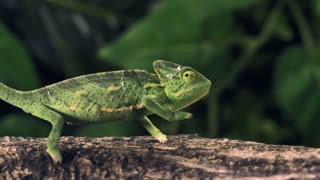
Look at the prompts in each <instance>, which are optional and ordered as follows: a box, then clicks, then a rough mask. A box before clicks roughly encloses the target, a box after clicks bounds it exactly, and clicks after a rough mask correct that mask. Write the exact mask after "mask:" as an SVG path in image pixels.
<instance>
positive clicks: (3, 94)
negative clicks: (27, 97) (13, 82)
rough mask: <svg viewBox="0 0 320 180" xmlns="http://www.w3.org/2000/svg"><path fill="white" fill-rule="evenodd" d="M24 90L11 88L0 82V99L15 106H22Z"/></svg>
mask: <svg viewBox="0 0 320 180" xmlns="http://www.w3.org/2000/svg"><path fill="white" fill-rule="evenodd" d="M23 94H24V92H23V91H18V90H15V89H12V88H10V87H8V86H6V85H4V84H2V83H0V99H2V100H3V101H5V102H7V103H9V104H12V105H14V106H17V107H19V108H23V107H22V105H23V104H24V97H23Z"/></svg>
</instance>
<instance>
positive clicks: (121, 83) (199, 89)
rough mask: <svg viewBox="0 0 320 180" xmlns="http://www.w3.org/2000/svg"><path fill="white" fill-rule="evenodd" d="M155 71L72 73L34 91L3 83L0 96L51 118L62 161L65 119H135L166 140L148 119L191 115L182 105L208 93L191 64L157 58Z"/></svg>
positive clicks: (53, 144)
mask: <svg viewBox="0 0 320 180" xmlns="http://www.w3.org/2000/svg"><path fill="white" fill-rule="evenodd" d="M153 67H154V70H155V72H156V74H151V73H148V72H146V71H143V70H122V71H113V72H103V73H96V74H90V75H84V76H79V77H75V78H71V79H68V80H65V81H62V82H59V83H56V84H53V85H50V86H45V87H43V88H40V89H36V90H33V91H25V92H22V91H17V90H14V89H11V88H9V87H7V86H5V85H4V84H2V83H0V99H2V100H4V101H6V102H8V103H10V104H12V105H14V106H17V107H19V108H21V109H23V110H24V111H25V112H28V113H31V114H32V115H34V116H36V117H39V118H41V119H44V120H46V121H49V122H50V123H51V124H52V130H51V132H50V135H49V137H48V142H47V152H48V153H49V154H50V156H51V157H52V159H53V160H54V162H59V163H60V162H61V161H62V156H61V153H60V150H59V148H58V141H59V137H60V135H61V130H62V128H63V125H64V122H67V123H76V124H81V123H98V122H107V121H115V120H129V119H136V120H139V122H140V123H141V124H142V125H143V126H144V128H145V129H146V130H147V131H149V133H150V134H151V135H152V136H153V137H155V138H156V139H157V140H158V141H160V142H161V143H164V142H166V141H167V138H166V136H165V135H164V134H162V133H161V132H160V130H159V129H157V128H156V127H155V126H154V125H153V124H152V122H151V121H150V120H149V119H148V117H147V116H148V115H151V114H157V115H159V116H160V117H162V118H163V119H166V120H168V121H178V120H182V119H189V118H191V117H192V114H190V113H188V112H182V111H179V110H180V109H183V108H185V107H187V106H189V105H190V104H192V103H194V102H195V101H197V100H199V99H200V98H202V97H203V96H205V95H206V94H207V93H208V92H209V89H210V86H211V82H210V81H209V80H208V79H206V78H205V77H204V76H203V75H201V74H200V73H198V72H197V71H195V70H193V69H192V68H190V67H187V66H181V65H178V64H175V63H172V62H168V61H163V60H157V61H155V62H154V63H153Z"/></svg>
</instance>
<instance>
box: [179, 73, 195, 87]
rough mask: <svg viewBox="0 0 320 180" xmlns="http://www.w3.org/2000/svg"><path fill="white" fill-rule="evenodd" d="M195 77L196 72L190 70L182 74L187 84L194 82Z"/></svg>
mask: <svg viewBox="0 0 320 180" xmlns="http://www.w3.org/2000/svg"><path fill="white" fill-rule="evenodd" d="M195 79H196V74H195V73H194V72H193V71H190V70H188V71H185V72H184V73H183V74H182V80H183V81H184V82H185V83H187V84H189V83H192V82H193V81H194V80H195Z"/></svg>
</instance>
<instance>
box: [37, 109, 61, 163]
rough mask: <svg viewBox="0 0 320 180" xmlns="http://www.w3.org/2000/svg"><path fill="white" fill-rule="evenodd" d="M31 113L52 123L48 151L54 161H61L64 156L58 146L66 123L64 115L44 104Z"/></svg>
mask: <svg viewBox="0 0 320 180" xmlns="http://www.w3.org/2000/svg"><path fill="white" fill-rule="evenodd" d="M31 114H32V115H34V116H36V117H39V118H41V119H43V120H46V121H48V122H50V123H51V125H52V129H51V132H50V134H49V136H48V141H47V152H48V153H49V155H50V156H51V158H52V160H53V161H54V163H61V161H62V156H61V153H60V150H59V147H58V142H59V138H60V135H61V131H62V128H63V125H64V119H63V117H62V116H61V115H60V114H59V113H57V112H55V111H53V110H51V109H49V108H48V107H46V106H43V105H41V106H40V107H37V111H36V112H34V113H33V112H32V111H31Z"/></svg>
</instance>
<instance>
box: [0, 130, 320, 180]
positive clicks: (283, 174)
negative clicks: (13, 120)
mask: <svg viewBox="0 0 320 180" xmlns="http://www.w3.org/2000/svg"><path fill="white" fill-rule="evenodd" d="M0 142H1V145H0V170H1V174H0V178H1V179H26V178H30V179H47V178H54V179H80V178H83V179H87V178H90V179H104V178H109V179H124V178H132V179H173V178H178V179H195V178H199V177H202V178H220V179H225V178H229V179H230V178H236V179H248V178H249V179H251V178H257V179H274V178H278V179H290V178H291V179H292V178H293V179H295V178H298V179H300V178H320V166H319V164H320V155H319V154H320V149H315V148H307V147H299V146H285V145H268V144H262V143H256V142H245V141H237V140H228V139H207V138H201V137H198V136H196V135H180V136H169V142H168V143H167V144H160V143H158V142H157V141H156V140H154V139H153V138H152V137H150V136H148V137H127V138H116V137H105V138H81V137H62V138H61V141H60V147H61V150H62V154H63V157H64V159H63V162H62V164H53V162H52V160H51V159H50V157H49V155H48V154H47V153H46V152H45V149H46V146H45V143H46V138H19V137H2V138H0Z"/></svg>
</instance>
